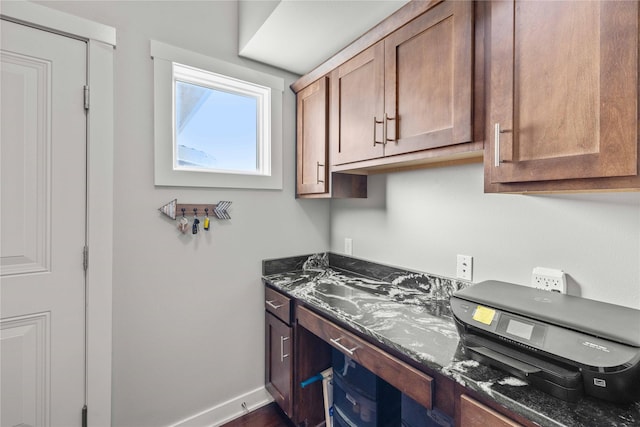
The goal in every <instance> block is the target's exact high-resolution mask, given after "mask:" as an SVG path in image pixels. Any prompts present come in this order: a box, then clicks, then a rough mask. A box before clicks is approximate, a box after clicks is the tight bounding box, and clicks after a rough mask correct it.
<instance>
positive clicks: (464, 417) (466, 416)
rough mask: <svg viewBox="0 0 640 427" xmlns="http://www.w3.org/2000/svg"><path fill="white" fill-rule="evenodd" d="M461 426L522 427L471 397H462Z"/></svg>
mask: <svg viewBox="0 0 640 427" xmlns="http://www.w3.org/2000/svg"><path fill="white" fill-rule="evenodd" d="M460 425H463V426H465V427H485V426H493V427H522V425H521V424H519V423H517V422H515V421H513V420H510V419H509V418H507V417H505V416H504V415H502V414H499V413H497V412H496V411H494V410H493V409H491V408H489V407H488V406H484V405H483V404H482V403H480V402H478V401H477V400H475V399H472V398H470V397H469V396H467V395H465V394H463V395H462V396H460Z"/></svg>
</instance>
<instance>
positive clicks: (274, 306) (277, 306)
mask: <svg viewBox="0 0 640 427" xmlns="http://www.w3.org/2000/svg"><path fill="white" fill-rule="evenodd" d="M274 301H275V300H271V301H266V303H267V305H268V306H269V307H271V308H273V309H274V310H277V309H279V308H280V307H284V304H280V305H275V304H274V303H273V302H274Z"/></svg>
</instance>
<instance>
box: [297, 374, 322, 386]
mask: <svg viewBox="0 0 640 427" xmlns="http://www.w3.org/2000/svg"><path fill="white" fill-rule="evenodd" d="M322 378H323V377H322V374H317V375H314V376H312V377H311V378H307V379H306V380H304V381H302V382H301V383H300V387H302V388H305V387H306V386H308V385H309V384H313V383H315V382H316V381H322Z"/></svg>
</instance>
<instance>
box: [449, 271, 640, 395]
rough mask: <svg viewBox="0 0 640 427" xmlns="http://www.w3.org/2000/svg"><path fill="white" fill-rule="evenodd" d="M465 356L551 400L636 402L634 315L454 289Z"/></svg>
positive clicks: (638, 317) (504, 291)
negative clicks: (523, 382)
mask: <svg viewBox="0 0 640 427" xmlns="http://www.w3.org/2000/svg"><path fill="white" fill-rule="evenodd" d="M451 310H452V311H453V315H454V320H455V322H456V326H457V328H458V332H459V333H460V337H461V339H462V343H463V345H464V348H465V351H466V352H467V354H468V355H469V356H470V357H471V358H472V359H474V360H477V361H480V362H483V363H487V364H489V365H491V366H494V367H497V368H499V369H503V370H505V371H507V372H509V373H510V374H512V375H514V376H516V377H519V378H522V379H524V380H526V381H527V382H528V383H529V384H531V385H532V386H534V387H538V388H540V389H542V390H544V391H546V392H547V393H550V394H551V395H553V396H556V397H558V398H560V399H564V400H567V401H575V400H577V399H578V398H579V397H580V396H582V395H583V394H586V395H590V396H594V397H597V398H600V399H605V400H608V401H612V402H618V403H624V402H632V401H637V400H640V310H635V309H632V308H628V307H623V306H619V305H614V304H608V303H604V302H598V301H594V300H590V299H586V298H579V297H574V296H570V295H563V294H560V293H555V292H549V291H544V290H540V289H535V288H530V287H526V286H520V285H515V284H511V283H505V282H498V281H486V282H482V283H478V284H476V285H472V286H469V287H467V288H465V289H462V290H460V291H457V292H456V293H454V294H453V296H452V297H451Z"/></svg>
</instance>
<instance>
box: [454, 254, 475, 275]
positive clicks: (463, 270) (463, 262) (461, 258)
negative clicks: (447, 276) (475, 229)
mask: <svg viewBox="0 0 640 427" xmlns="http://www.w3.org/2000/svg"><path fill="white" fill-rule="evenodd" d="M456 277H457V278H458V279H462V280H469V281H471V279H472V277H473V257H472V256H471V255H458V261H457V263H456Z"/></svg>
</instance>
